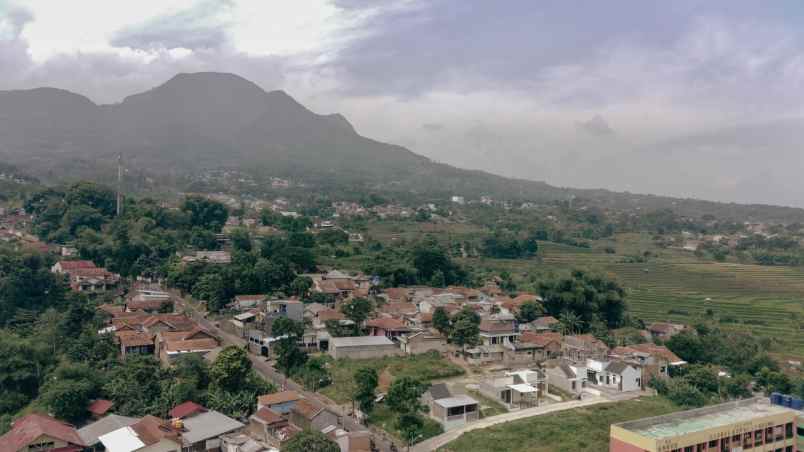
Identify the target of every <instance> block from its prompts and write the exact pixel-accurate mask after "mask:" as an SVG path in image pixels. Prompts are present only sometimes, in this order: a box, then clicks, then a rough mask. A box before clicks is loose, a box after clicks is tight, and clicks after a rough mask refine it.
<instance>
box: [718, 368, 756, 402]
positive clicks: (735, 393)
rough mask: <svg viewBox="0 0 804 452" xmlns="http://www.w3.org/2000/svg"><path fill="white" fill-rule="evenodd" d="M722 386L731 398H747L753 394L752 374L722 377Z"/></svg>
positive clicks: (726, 394) (727, 396)
mask: <svg viewBox="0 0 804 452" xmlns="http://www.w3.org/2000/svg"><path fill="white" fill-rule="evenodd" d="M720 387H721V388H722V390H723V394H724V395H725V396H726V398H729V399H747V398H749V397H751V396H752V393H751V376H750V375H748V374H739V375H734V376H733V377H731V378H725V377H724V378H720Z"/></svg>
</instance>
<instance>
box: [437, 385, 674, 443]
mask: <svg viewBox="0 0 804 452" xmlns="http://www.w3.org/2000/svg"><path fill="white" fill-rule="evenodd" d="M679 410H680V408H678V407H676V406H675V405H673V404H672V403H670V402H669V401H668V400H666V399H664V398H662V397H648V398H643V399H639V400H629V401H625V402H618V403H611V404H603V405H595V406H591V407H586V408H577V409H574V410H568V411H562V412H559V413H555V414H550V415H546V416H536V417H532V418H529V419H522V420H518V421H512V422H508V423H505V424H501V425H496V426H493V427H489V428H484V429H480V430H474V431H471V432H468V433H464V434H463V435H461V436H460V437H459V438H458V439H457V440H455V441H453V442H451V443H449V444H447V445H446V446H444V447H442V448H441V449H439V450H440V451H443V452H458V451H460V452H475V451H477V452H481V451H483V452H496V451H499V452H525V451H527V452H600V451H602V450H608V448H609V426H610V425H611V424H613V423H617V422H624V421H629V420H634V419H640V418H643V417H649V416H658V415H662V414H667V413H672V412H674V411H679Z"/></svg>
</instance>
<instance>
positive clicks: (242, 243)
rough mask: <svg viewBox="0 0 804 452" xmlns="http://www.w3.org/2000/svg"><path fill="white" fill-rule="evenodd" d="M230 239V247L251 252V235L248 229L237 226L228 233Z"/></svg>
mask: <svg viewBox="0 0 804 452" xmlns="http://www.w3.org/2000/svg"><path fill="white" fill-rule="evenodd" d="M230 239H231V240H232V248H233V249H235V250H239V251H245V252H251V236H250V235H249V233H248V231H247V230H245V229H242V228H237V229H235V230H234V231H232V234H231V235H230Z"/></svg>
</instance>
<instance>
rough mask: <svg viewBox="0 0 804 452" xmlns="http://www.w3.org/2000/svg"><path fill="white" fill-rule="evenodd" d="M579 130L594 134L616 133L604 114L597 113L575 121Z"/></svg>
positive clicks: (600, 135)
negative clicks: (587, 118) (583, 119)
mask: <svg viewBox="0 0 804 452" xmlns="http://www.w3.org/2000/svg"><path fill="white" fill-rule="evenodd" d="M575 125H576V126H577V127H578V129H579V130H581V131H583V132H584V133H588V134H591V135H594V136H598V137H602V136H610V135H614V129H612V128H611V126H610V125H609V123H608V121H606V120H605V119H604V118H603V117H602V116H600V115H595V116H593V117H592V118H591V119H589V120H586V121H578V122H577V123H575Z"/></svg>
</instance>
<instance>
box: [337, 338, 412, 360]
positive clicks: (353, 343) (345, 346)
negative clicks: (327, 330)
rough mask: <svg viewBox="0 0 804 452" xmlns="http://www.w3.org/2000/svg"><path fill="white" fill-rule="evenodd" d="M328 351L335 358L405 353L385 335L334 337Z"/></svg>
mask: <svg viewBox="0 0 804 452" xmlns="http://www.w3.org/2000/svg"><path fill="white" fill-rule="evenodd" d="M328 353H329V355H330V356H332V357H333V358H335V359H341V358H349V359H372V358H381V357H383V356H389V355H390V356H394V355H401V354H403V352H402V350H400V349H399V347H397V345H396V344H395V343H394V342H393V341H391V340H390V339H388V338H387V337H385V336H355V337H333V338H332V339H331V340H330V343H329V350H328Z"/></svg>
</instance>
